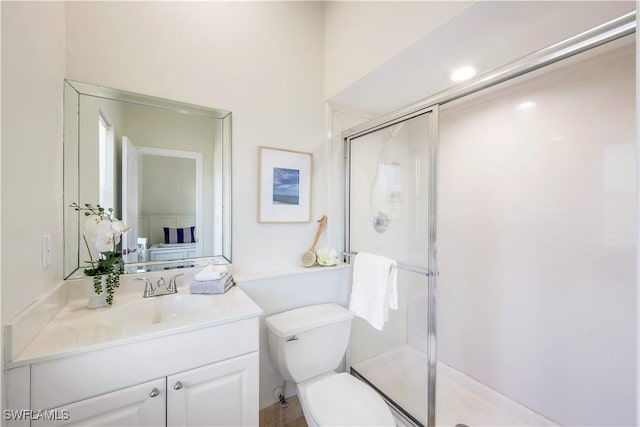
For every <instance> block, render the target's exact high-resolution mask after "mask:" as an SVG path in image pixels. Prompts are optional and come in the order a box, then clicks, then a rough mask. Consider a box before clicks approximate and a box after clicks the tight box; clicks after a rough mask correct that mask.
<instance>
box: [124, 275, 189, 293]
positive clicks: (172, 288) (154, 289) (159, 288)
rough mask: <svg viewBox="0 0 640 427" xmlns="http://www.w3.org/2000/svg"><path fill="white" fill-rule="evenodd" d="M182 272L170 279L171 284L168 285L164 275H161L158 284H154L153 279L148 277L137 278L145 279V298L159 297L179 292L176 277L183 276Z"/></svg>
mask: <svg viewBox="0 0 640 427" xmlns="http://www.w3.org/2000/svg"><path fill="white" fill-rule="evenodd" d="M182 275H183V273H181V274H176V275H175V276H173V277H172V278H171V280H170V281H169V286H167V285H166V283H165V281H164V277H160V278H159V279H158V282H157V283H156V286H153V283H152V282H151V280H149V279H147V278H146V277H142V278H136V280H144V283H145V285H144V293H143V294H142V297H143V298H150V297H157V296H160V295H169V294H176V293H178V288H177V287H176V277H178V276H182Z"/></svg>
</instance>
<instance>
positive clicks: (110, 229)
mask: <svg viewBox="0 0 640 427" xmlns="http://www.w3.org/2000/svg"><path fill="white" fill-rule="evenodd" d="M71 207H72V208H74V209H75V210H76V211H84V215H85V216H86V217H87V219H86V223H85V230H86V233H87V235H88V236H89V239H88V240H87V235H83V236H82V238H83V239H84V243H85V245H86V246H87V251H88V253H89V258H90V261H87V263H88V264H90V266H91V267H90V268H85V269H84V274H86V275H87V276H90V277H93V289H94V291H95V293H96V294H98V295H100V294H101V293H102V291H103V289H102V276H106V289H105V290H104V291H105V292H106V293H107V295H106V301H107V304H109V305H111V304H113V293H114V292H115V290H116V289H117V288H118V287H119V286H120V275H121V274H122V273H124V261H123V259H122V255H121V254H120V252H118V251H117V250H116V245H118V243H120V237H121V236H122V235H123V234H125V233H127V232H128V231H129V227H127V226H126V225H125V224H124V223H123V222H122V221H120V220H119V219H117V218H115V217H114V215H113V208H107V209H105V208H103V207H102V206H100V205H96V206H93V205H92V204H90V203H85V204H84V206H80V205H78V204H77V203H73V204H72V205H71ZM89 242H91V243H92V244H93V246H94V247H95V249H96V250H97V251H98V257H97V259H95V260H94V258H93V256H92V255H91V249H90V247H89Z"/></svg>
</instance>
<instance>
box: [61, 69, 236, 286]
mask: <svg viewBox="0 0 640 427" xmlns="http://www.w3.org/2000/svg"><path fill="white" fill-rule="evenodd" d="M64 102H65V123H64V129H65V131H64V132H65V141H64V144H65V145H64V205H65V213H64V214H65V217H64V226H65V230H64V235H65V248H64V249H65V256H64V258H65V260H64V261H65V264H64V265H65V277H66V278H69V277H79V276H80V274H79V273H81V272H82V268H83V267H84V261H86V260H88V259H89V253H88V249H87V247H86V245H84V244H83V239H82V236H83V234H84V231H83V227H84V220H83V218H81V217H80V216H79V214H78V212H76V211H74V210H73V209H72V208H69V206H70V205H71V204H72V203H74V202H75V203H78V204H80V205H83V204H85V203H91V204H94V205H96V204H100V205H101V206H103V207H113V209H114V213H115V216H116V217H117V218H121V219H122V220H123V221H124V222H125V223H126V224H127V225H128V226H129V227H130V231H129V233H127V234H125V235H123V238H122V242H121V245H120V248H119V249H120V250H122V254H123V258H124V260H125V263H126V264H127V265H126V267H125V270H126V271H127V272H139V271H147V270H150V269H167V268H177V267H184V266H190V265H195V263H197V262H200V263H202V261H205V262H207V261H208V262H211V261H212V260H213V262H216V263H226V262H230V260H231V222H230V219H231V218H230V211H231V209H230V201H231V191H230V189H231V135H230V129H231V125H230V122H231V113H230V112H228V111H223V110H217V109H212V108H205V107H199V106H194V105H189V104H183V103H179V102H175V101H169V100H164V99H159V98H154V97H149V96H144V95H138V94H133V93H130V92H123V91H119V90H115V89H108V88H103V87H99V86H93V85H88V84H84V83H78V82H72V81H66V82H65V99H64ZM91 255H92V256H93V257H95V256H96V255H97V254H95V253H93V254H91ZM203 258H204V260H203ZM196 260H197V261H196Z"/></svg>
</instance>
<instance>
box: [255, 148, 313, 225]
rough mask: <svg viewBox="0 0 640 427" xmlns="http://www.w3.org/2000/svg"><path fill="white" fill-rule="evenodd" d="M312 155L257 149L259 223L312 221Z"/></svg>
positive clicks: (276, 149) (273, 149)
mask: <svg viewBox="0 0 640 427" xmlns="http://www.w3.org/2000/svg"><path fill="white" fill-rule="evenodd" d="M312 167H313V154H312V153H305V152H302V151H294V150H287V149H280V148H273V147H262V146H261V147H258V223H287V222H289V223H300V222H310V221H311V180H312Z"/></svg>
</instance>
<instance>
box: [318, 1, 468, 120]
mask: <svg viewBox="0 0 640 427" xmlns="http://www.w3.org/2000/svg"><path fill="white" fill-rule="evenodd" d="M474 3H475V2H474V1H455V2H450V1H449V2H447V1H382V2H377V1H375V2H371V1H356V2H352V1H329V2H326V3H325V24H324V25H325V27H324V28H325V33H324V34H325V40H324V42H325V44H324V52H325V64H326V72H325V91H324V94H325V97H326V99H329V98H331V97H332V96H333V95H335V94H337V93H338V92H339V91H341V90H342V89H344V88H345V87H347V86H349V85H350V84H352V83H353V82H355V81H356V80H357V79H359V78H360V77H362V76H364V75H365V74H367V73H369V72H370V71H371V70H373V69H374V68H376V67H378V66H379V65H381V64H383V63H384V62H386V61H387V60H389V59H391V58H392V57H394V56H395V55H397V54H399V53H400V52H402V51H403V50H405V49H406V48H408V47H409V46H411V45H412V44H413V43H415V42H417V41H418V40H420V39H422V38H423V37H425V36H426V35H428V34H429V33H430V32H432V31H433V30H435V29H436V28H438V27H440V26H441V25H443V24H444V23H446V22H447V21H448V20H449V19H451V18H453V17H454V16H456V15H458V14H460V13H462V12H463V11H464V10H465V9H467V8H468V7H470V6H472V5H473V4H474ZM362 108H366V107H362Z"/></svg>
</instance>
